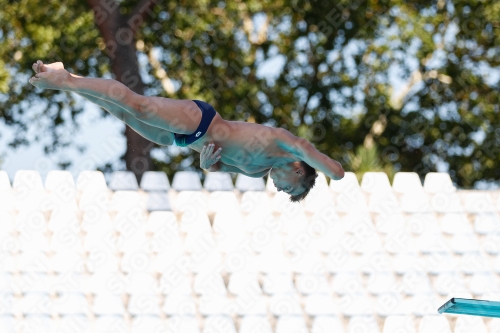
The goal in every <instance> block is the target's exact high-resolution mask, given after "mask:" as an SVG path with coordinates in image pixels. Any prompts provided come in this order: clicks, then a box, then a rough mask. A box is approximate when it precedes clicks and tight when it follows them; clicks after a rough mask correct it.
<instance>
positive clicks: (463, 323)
mask: <svg viewBox="0 0 500 333" xmlns="http://www.w3.org/2000/svg"><path fill="white" fill-rule="evenodd" d="M453 332H454V333H466V332H474V333H487V332H488V331H487V330H486V325H485V324H484V320H483V318H482V317H476V316H460V317H458V318H457V321H456V323H455V329H454V331H453Z"/></svg>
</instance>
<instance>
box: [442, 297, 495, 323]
mask: <svg viewBox="0 0 500 333" xmlns="http://www.w3.org/2000/svg"><path fill="white" fill-rule="evenodd" d="M438 312H439V313H455V314H466V315H471V316H482V317H493V318H500V302H493V301H483V300H479V299H466V298H452V299H450V300H449V301H448V302H446V303H444V304H443V305H442V306H441V307H440V308H439V309H438Z"/></svg>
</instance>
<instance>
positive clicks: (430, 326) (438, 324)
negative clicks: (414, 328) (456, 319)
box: [418, 314, 452, 333]
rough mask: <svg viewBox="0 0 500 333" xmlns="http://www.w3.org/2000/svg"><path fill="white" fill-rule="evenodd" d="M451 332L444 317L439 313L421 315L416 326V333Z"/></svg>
mask: <svg viewBox="0 0 500 333" xmlns="http://www.w3.org/2000/svg"><path fill="white" fill-rule="evenodd" d="M434 332H441V333H452V332H451V328H450V324H449V323H448V320H446V317H443V316H441V315H436V314H434V315H426V316H423V317H422V320H421V321H420V324H419V326H418V333H434Z"/></svg>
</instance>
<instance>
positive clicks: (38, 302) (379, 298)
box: [0, 292, 498, 317]
mask: <svg viewBox="0 0 500 333" xmlns="http://www.w3.org/2000/svg"><path fill="white" fill-rule="evenodd" d="M457 295H458V296H460V297H463V298H472V295H471V294H470V293H466V292H454V293H452V294H449V295H446V296H444V297H442V296H439V295H437V294H433V293H427V294H416V295H413V296H410V297H404V296H403V295H401V294H398V293H382V294H378V295H375V296H370V295H368V294H367V293H351V294H344V295H341V296H338V297H335V298H333V297H331V296H330V295H328V294H318V293H317V294H310V295H306V296H303V297H300V296H299V295H297V294H290V293H289V294H275V295H271V296H265V295H261V294H251V295H237V296H234V297H227V296H225V295H215V294H214V295H200V296H197V297H193V296H192V295H186V294H180V293H174V294H170V295H166V296H165V297H162V296H161V295H158V294H156V295H155V294H140V295H135V294H132V295H120V294H116V293H100V294H95V295H92V296H90V297H87V296H86V295H85V294H83V293H78V292H62V293H59V294H57V296H51V295H49V294H48V293H43V292H30V293H25V294H23V295H22V297H15V296H14V295H12V294H2V302H1V304H0V315H16V316H21V315H33V314H45V315H71V314H87V313H92V314H94V315H121V314H125V313H126V312H127V313H129V314H130V315H156V316H159V315H161V314H164V315H167V316H172V315H187V316H197V315H201V316H210V315H230V316H248V315H259V316H265V315H268V314H269V315H272V316H287V315H294V316H303V315H308V316H313V317H316V316H324V315H333V316H347V317H350V316H361V315H378V316H380V317H386V316H391V315H414V316H425V315H433V314H437V309H438V308H439V306H441V305H442V304H444V303H445V302H446V301H447V300H449V299H450V298H451V297H456V296H457ZM495 296H496V299H498V293H496V294H492V293H489V294H482V295H480V296H479V297H482V298H483V299H491V297H495Z"/></svg>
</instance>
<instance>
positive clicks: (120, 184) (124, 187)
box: [108, 171, 139, 191]
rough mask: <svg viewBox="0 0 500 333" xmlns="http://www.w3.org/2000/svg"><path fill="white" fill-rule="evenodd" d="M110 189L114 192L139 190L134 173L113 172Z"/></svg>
mask: <svg viewBox="0 0 500 333" xmlns="http://www.w3.org/2000/svg"><path fill="white" fill-rule="evenodd" d="M108 187H109V188H110V189H111V190H113V191H135V190H137V189H138V188H139V186H138V184H137V179H136V178H135V175H134V173H133V172H132V171H115V172H113V173H112V174H111V177H110V181H109V185H108Z"/></svg>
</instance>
